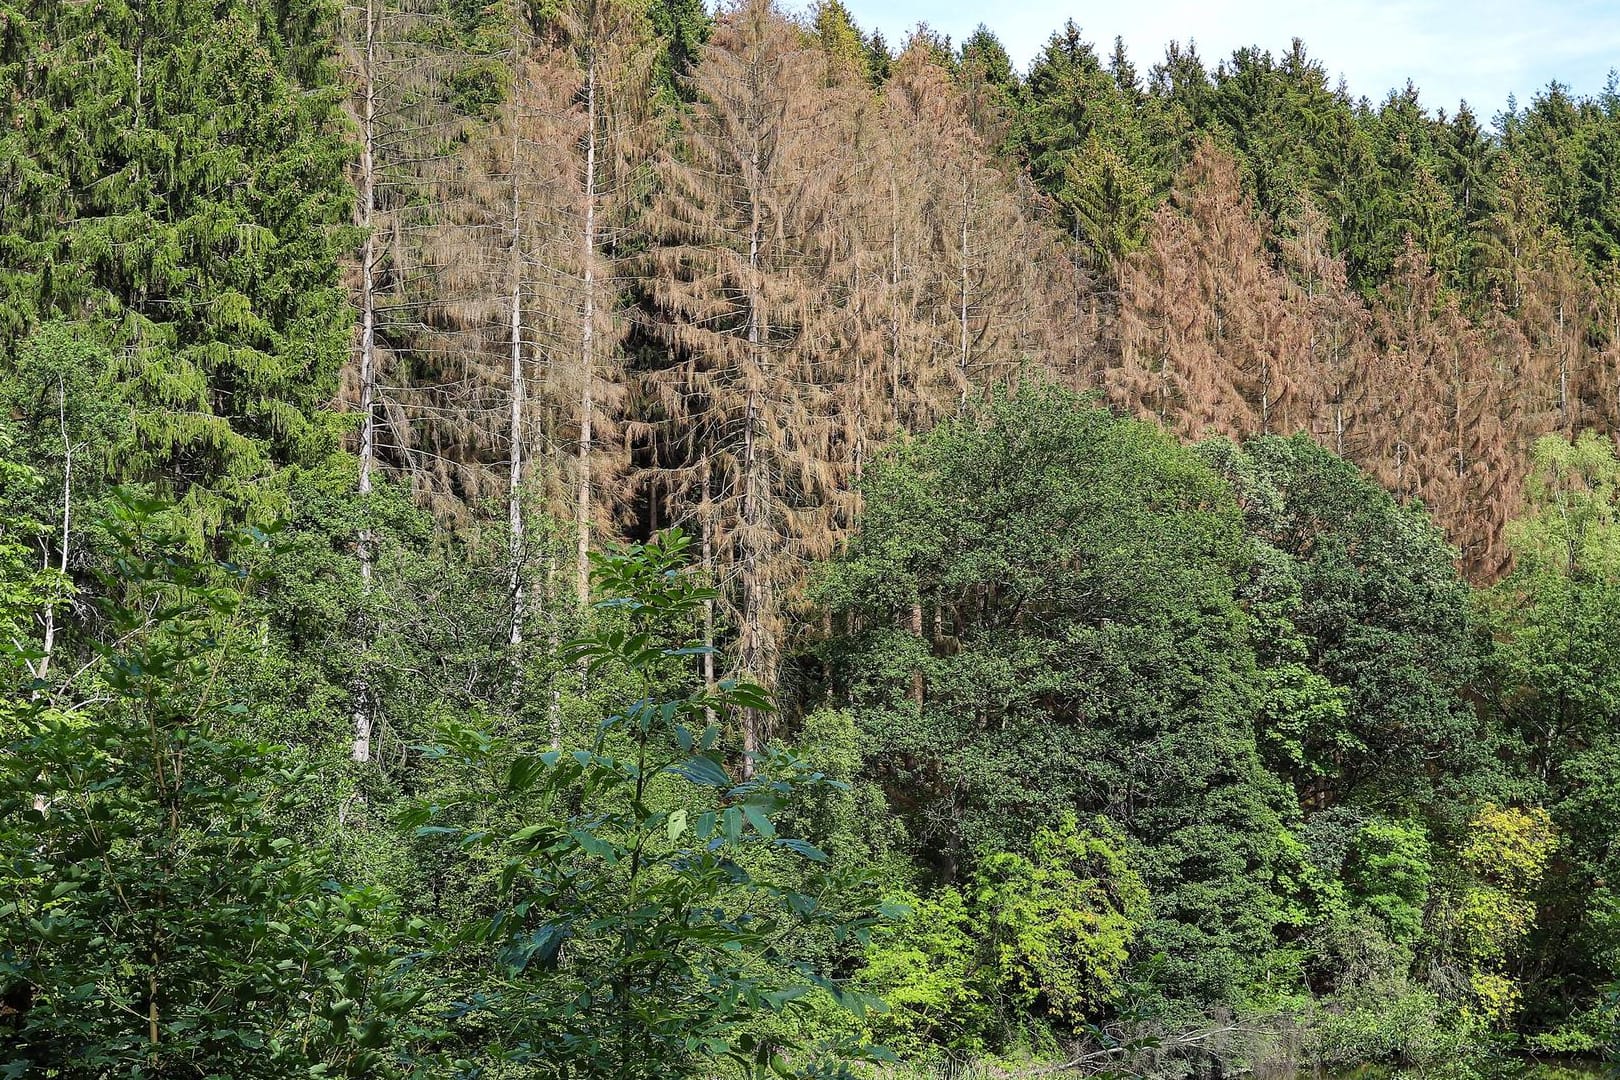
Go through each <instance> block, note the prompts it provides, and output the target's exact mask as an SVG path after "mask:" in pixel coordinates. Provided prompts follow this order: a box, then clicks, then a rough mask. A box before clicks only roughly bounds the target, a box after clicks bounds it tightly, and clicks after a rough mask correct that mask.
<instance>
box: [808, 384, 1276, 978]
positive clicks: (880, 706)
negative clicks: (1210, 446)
mask: <svg viewBox="0 0 1620 1080" xmlns="http://www.w3.org/2000/svg"><path fill="white" fill-rule="evenodd" d="M864 486H865V494H866V512H865V515H864V517H863V519H862V522H861V527H860V530H859V532H858V534H857V535H856V536H855V538H854V539H853V540H852V542H851V544H850V547H849V552H848V554H847V556H846V557H845V558H844V559H843V560H842V561H841V562H840V563H838V564H837V565H836V566H834V567H833V568H832V569H831V571H830V573H829V574H828V575H827V577H826V578H825V579H824V580H823V582H822V584H821V587H820V591H819V595H820V597H821V599H822V602H823V603H825V604H826V605H827V606H829V607H830V608H831V609H832V611H833V617H834V620H835V625H837V626H839V627H841V628H842V632H841V633H839V634H838V635H836V636H835V638H834V639H833V640H832V641H831V642H830V643H829V644H828V645H827V647H826V648H825V650H824V655H825V657H826V660H827V662H828V663H829V664H830V666H831V668H832V671H833V674H834V680H835V682H834V687H835V689H834V693H835V695H836V700H837V702H838V704H840V705H841V706H843V707H846V708H848V709H850V710H851V711H852V712H853V713H854V714H855V716H856V718H857V721H858V722H859V724H860V725H861V729H862V732H863V734H864V736H865V739H866V761H867V765H866V768H867V770H868V772H869V775H871V776H873V777H874V778H875V779H877V780H879V781H880V782H882V783H883V784H884V786H885V787H886V789H887V790H888V792H889V795H890V799H891V804H892V805H894V806H895V807H896V808H897V810H899V811H900V813H901V814H902V816H903V818H904V819H905V820H906V822H907V828H908V832H909V833H910V835H911V837H912V838H913V841H914V843H915V844H916V845H917V848H918V854H919V855H921V856H923V857H924V858H926V859H928V860H929V861H931V862H932V863H933V865H934V868H935V871H936V873H937V874H938V875H939V876H940V877H941V878H943V879H944V880H945V881H947V882H948V881H950V880H952V879H954V878H960V877H965V876H969V875H970V874H971V872H972V870H971V866H970V865H964V864H966V863H970V861H971V853H972V852H973V851H975V850H976V849H986V850H994V851H1027V850H1028V846H1027V845H1028V844H1029V842H1030V839H1031V835H1032V833H1031V830H1030V829H1029V828H1028V827H1027V825H1026V824H1025V823H1028V822H1037V823H1051V822H1057V821H1061V820H1063V817H1064V815H1065V814H1068V813H1084V814H1087V815H1093V814H1099V813H1100V814H1102V815H1104V816H1106V817H1108V818H1109V819H1110V820H1112V821H1114V822H1115V823H1116V824H1118V825H1120V826H1121V827H1122V828H1123V829H1124V830H1125V832H1126V834H1127V835H1128V836H1129V837H1130V840H1131V847H1132V852H1133V854H1132V865H1133V866H1134V867H1135V868H1136V870H1137V871H1138V873H1140V874H1141V876H1142V878H1143V880H1144V881H1145V882H1146V883H1147V886H1148V889H1149V891H1150V893H1151V895H1152V898H1153V912H1152V915H1151V917H1150V918H1149V919H1148V920H1147V923H1146V925H1145V926H1144V928H1143V931H1142V940H1143V943H1144V947H1145V948H1146V949H1148V950H1150V951H1155V950H1163V951H1164V952H1166V953H1167V954H1168V956H1169V959H1168V961H1167V963H1166V965H1165V967H1164V974H1163V976H1162V977H1163V979H1164V985H1165V989H1166V992H1167V993H1171V994H1173V995H1177V996H1179V995H1193V996H1207V997H1209V998H1220V997H1223V996H1227V995H1234V994H1235V993H1236V992H1237V989H1236V988H1237V986H1238V985H1240V984H1241V982H1242V981H1243V978H1244V976H1243V972H1244V970H1245V964H1246V963H1247V962H1249V961H1250V960H1252V959H1253V958H1255V957H1257V956H1259V955H1261V954H1262V953H1264V951H1265V948H1266V946H1267V943H1269V942H1270V941H1271V940H1272V934H1273V929H1274V927H1275V924H1276V922H1277V920H1278V918H1279V917H1280V911H1281V909H1280V899H1279V897H1278V896H1277V895H1276V893H1275V892H1274V889H1273V884H1272V882H1273V876H1274V875H1273V863H1274V861H1275V860H1276V859H1277V857H1278V853H1279V845H1280V843H1281V841H1280V837H1281V835H1282V832H1283V830H1282V824H1281V820H1280V818H1279V816H1278V813H1279V805H1280V803H1281V799H1280V797H1279V794H1280V793H1279V789H1278V786H1277V785H1276V784H1275V783H1274V781H1272V779H1271V778H1270V777H1269V776H1268V775H1267V774H1266V773H1265V771H1264V769H1263V768H1262V767H1261V765H1260V762H1259V757H1258V754H1257V751H1256V747H1255V741H1254V732H1253V728H1252V726H1251V723H1250V717H1251V715H1252V709H1253V707H1254V704H1255V700H1256V686H1255V679H1256V675H1255V667H1254V658H1253V653H1252V652H1251V651H1250V648H1249V645H1248V641H1247V636H1246V632H1247V624H1246V621H1245V618H1244V616H1243V614H1242V612H1241V611H1240V610H1239V609H1238V607H1237V605H1236V603H1235V602H1234V600H1233V588H1234V582H1235V580H1236V579H1237V578H1238V577H1239V575H1241V574H1242V573H1243V572H1244V571H1245V570H1246V567H1247V560H1248V554H1249V549H1248V547H1247V544H1246V541H1245V539H1244V536H1243V533H1242V528H1241V517H1240V515H1239V512H1238V508H1237V506H1236V505H1235V504H1234V503H1233V502H1232V500H1231V497H1230V494H1229V493H1228V491H1227V489H1226V487H1225V486H1224V484H1223V483H1222V482H1221V481H1220V480H1219V478H1218V477H1216V476H1215V475H1214V474H1213V473H1212V472H1211V471H1210V470H1209V469H1208V468H1207V467H1205V466H1204V465H1203V463H1202V462H1201V461H1200V460H1199V459H1198V458H1197V457H1196V455H1193V454H1191V453H1189V452H1188V451H1186V450H1184V449H1182V448H1181V447H1178V446H1176V445H1175V444H1174V443H1173V442H1172V441H1171V440H1170V439H1169V438H1168V437H1167V436H1165V435H1164V434H1163V433H1162V432H1160V431H1158V430H1157V429H1154V428H1151V427H1148V426H1146V425H1142V424H1138V423H1134V422H1131V421H1125V420H1119V419H1116V418H1114V417H1112V416H1110V415H1109V414H1108V413H1106V412H1104V411H1103V410H1101V409H1097V408H1094V407H1092V406H1090V405H1089V404H1088V403H1086V402H1084V401H1083V400H1079V399H1076V398H1074V397H1073V396H1071V395H1068V394H1066V393H1062V392H1059V391H1056V390H1051V389H1042V388H1030V387H1026V388H1024V389H1022V390H1020V391H1018V392H1017V393H1014V394H1009V395H1002V396H998V397H997V398H996V399H995V400H994V401H993V402H992V403H990V404H989V405H988V406H986V407H985V408H984V409H983V411H982V412H980V413H979V414H978V415H976V416H973V417H971V418H969V419H966V420H962V421H958V422H954V423H947V424H945V425H942V426H941V427H939V428H937V429H935V430H934V431H933V432H931V433H930V434H929V435H927V436H925V437H923V438H921V439H918V440H916V441H915V442H912V443H909V444H903V445H902V446H901V447H899V448H898V449H897V450H896V451H895V452H894V454H893V455H892V456H891V457H889V458H888V459H886V460H884V461H882V462H879V463H875V464H874V465H873V466H872V467H871V469H869V470H868V472H867V474H866V476H865V480H864Z"/></svg>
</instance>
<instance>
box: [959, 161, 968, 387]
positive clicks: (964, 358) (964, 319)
mask: <svg viewBox="0 0 1620 1080" xmlns="http://www.w3.org/2000/svg"><path fill="white" fill-rule="evenodd" d="M969 191H970V187H969V185H968V183H967V182H966V181H965V180H964V181H963V183H962V308H961V331H962V333H961V357H960V359H959V360H958V363H960V364H961V368H962V401H963V402H964V403H965V402H966V401H967V396H968V195H969Z"/></svg>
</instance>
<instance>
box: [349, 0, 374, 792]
mask: <svg viewBox="0 0 1620 1080" xmlns="http://www.w3.org/2000/svg"><path fill="white" fill-rule="evenodd" d="M374 3H375V0H366V48H365V71H364V73H363V76H362V78H363V86H362V92H363V93H364V95H365V101H364V103H363V105H362V109H361V121H360V123H361V138H360V228H361V230H362V231H363V232H364V233H365V241H364V247H363V249H362V251H361V255H360V484H359V493H360V513H361V515H362V521H363V522H364V524H363V525H362V526H361V529H360V537H359V543H358V544H357V545H356V546H357V547H358V549H359V550H358V552H357V554H358V555H359V557H360V582H361V588H362V590H363V591H364V592H366V593H369V592H370V590H371V562H372V551H371V547H372V535H371V524H370V502H371V470H372V467H373V461H374V458H375V457H376V452H377V451H376V445H377V429H376V415H375V413H376V403H375V395H376V381H377V358H376V351H377V297H376V281H375V279H374V276H373V275H374V270H375V263H376V257H377V240H376V235H375V233H376V229H375V224H376V222H375V218H376V205H377V176H376V162H375V156H374V151H375V147H376V138H377V131H376V124H377V80H376V55H377V54H376V49H377V23H376V15H375V13H374V11H373V6H372V5H373V4H374ZM371 727H372V723H371V692H370V688H369V687H368V686H367V685H366V680H365V675H364V674H363V673H362V674H361V675H359V676H357V677H356V679H355V683H354V751H353V753H354V760H355V761H357V762H361V763H364V762H367V761H370V760H371Z"/></svg>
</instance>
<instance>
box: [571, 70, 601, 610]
mask: <svg viewBox="0 0 1620 1080" xmlns="http://www.w3.org/2000/svg"><path fill="white" fill-rule="evenodd" d="M585 123H586V134H585V233H584V237H583V245H582V246H583V248H584V251H583V255H584V256H585V264H584V275H585V303H584V310H583V315H582V317H581V320H580V342H581V345H580V396H579V491H578V497H577V504H576V506H575V510H574V527H575V529H576V531H577V536H576V538H575V539H576V545H577V547H576V552H575V564H574V574H575V582H574V585H575V589H576V591H577V593H578V595H579V602H580V605H581V606H584V604H585V603H586V602H587V601H588V600H589V599H590V595H591V558H590V555H591V422H592V420H593V415H592V414H593V411H594V409H595V403H594V401H593V400H592V397H591V390H592V386H591V383H592V381H593V380H594V379H595V377H596V372H595V369H596V365H595V357H594V356H593V355H592V349H593V348H594V347H595V338H596V52H595V49H594V47H593V46H591V45H587V46H586V58H585Z"/></svg>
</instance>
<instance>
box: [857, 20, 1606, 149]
mask: <svg viewBox="0 0 1620 1080" xmlns="http://www.w3.org/2000/svg"><path fill="white" fill-rule="evenodd" d="M845 4H846V6H847V7H848V8H849V9H850V11H851V13H853V14H854V16H855V19H856V21H857V22H858V23H859V24H860V25H861V26H862V28H863V29H867V30H870V29H873V28H876V29H879V30H882V31H883V34H884V36H885V37H887V38H888V39H889V40H890V42H891V43H894V44H899V43H900V42H902V41H904V40H905V38H906V37H907V35H908V33H909V31H910V28H911V27H913V26H915V25H916V24H917V23H918V22H919V21H927V22H928V24H929V25H930V26H932V27H933V28H934V29H935V30H938V31H940V32H941V33H945V34H949V35H950V36H951V39H952V40H953V41H958V42H959V41H961V40H962V38H964V37H965V36H967V35H968V34H970V33H972V31H973V29H974V27H976V26H977V25H978V24H979V23H981V22H983V23H986V24H988V25H989V27H990V28H991V29H992V30H994V31H995V32H996V34H997V35H998V36H999V37H1000V38H1001V40H1002V42H1003V43H1004V44H1005V45H1006V46H1007V50H1008V51H1009V52H1010V53H1012V55H1013V60H1014V62H1015V63H1016V64H1018V65H1019V66H1020V67H1022V66H1024V65H1026V64H1027V63H1028V61H1029V60H1030V58H1032V57H1033V56H1034V55H1035V54H1036V52H1038V51H1039V50H1040V48H1041V46H1042V44H1044V43H1045V41H1046V39H1047V37H1048V36H1050V34H1051V32H1052V31H1053V30H1054V29H1056V28H1057V27H1059V26H1061V25H1062V24H1063V20H1064V19H1067V18H1073V19H1074V20H1075V22H1077V23H1079V24H1080V27H1081V29H1082V30H1083V31H1084V32H1085V34H1086V36H1087V37H1088V38H1089V39H1091V40H1092V41H1093V42H1096V43H1097V45H1098V51H1099V52H1102V53H1103V54H1104V55H1106V53H1107V52H1108V50H1109V48H1110V47H1111V46H1112V42H1113V40H1114V36H1115V35H1116V34H1118V35H1121V36H1123V37H1124V39H1125V45H1126V48H1127V49H1128V50H1129V52H1130V56H1131V59H1132V60H1133V61H1135V63H1136V66H1137V68H1138V70H1141V71H1143V72H1144V73H1145V72H1146V70H1147V68H1148V67H1150V66H1151V65H1152V64H1153V62H1154V61H1156V60H1157V59H1158V58H1159V57H1160V56H1162V55H1163V52H1164V46H1165V43H1166V42H1168V41H1170V40H1171V39H1172V38H1174V39H1178V40H1181V41H1186V40H1187V39H1188V38H1192V39H1194V40H1196V42H1197V44H1198V51H1199V54H1200V55H1202V56H1203V57H1204V59H1205V61H1206V62H1207V63H1210V64H1211V66H1213V63H1214V61H1215V60H1216V59H1219V58H1221V57H1225V56H1228V55H1230V54H1231V52H1232V50H1233V49H1235V48H1238V47H1240V46H1243V45H1259V46H1261V47H1262V48H1265V49H1269V50H1271V51H1272V52H1273V53H1279V52H1282V51H1284V50H1286V49H1287V48H1288V42H1289V40H1290V39H1291V38H1294V37H1302V38H1304V39H1305V44H1306V46H1307V47H1308V49H1309V50H1310V53H1311V55H1312V56H1314V57H1316V58H1317V59H1318V60H1320V61H1322V63H1323V64H1324V66H1325V67H1326V68H1327V70H1328V73H1329V76H1330V79H1331V81H1333V82H1337V80H1338V77H1339V76H1340V75H1343V76H1344V77H1345V79H1346V80H1348V82H1349V86H1350V91H1351V93H1352V94H1354V95H1357V96H1360V95H1363V94H1365V95H1367V96H1368V97H1371V98H1373V99H1374V100H1375V101H1376V100H1378V99H1380V98H1382V97H1383V96H1384V94H1385V93H1386V92H1387V91H1388V90H1390V89H1391V88H1394V87H1399V86H1404V85H1405V83H1406V80H1407V79H1408V78H1411V79H1412V80H1413V81H1415V82H1416V83H1417V85H1418V88H1419V89H1420V90H1421V91H1422V94H1423V100H1424V103H1425V104H1427V105H1428V106H1429V107H1430V108H1440V107H1443V108H1445V109H1446V110H1447V111H1448V112H1450V111H1453V110H1454V109H1455V108H1456V105H1457V102H1458V101H1459V100H1463V99H1466V100H1467V101H1468V103H1469V104H1470V105H1471V106H1472V107H1473V109H1474V111H1475V112H1476V113H1478V114H1479V115H1480V118H1481V119H1482V120H1485V121H1488V120H1489V118H1490V117H1491V116H1492V115H1494V114H1495V113H1496V112H1498V111H1499V110H1501V108H1502V107H1503V106H1504V105H1505V104H1506V103H1507V98H1508V95H1509V94H1510V93H1511V94H1517V95H1518V98H1519V100H1520V101H1521V102H1528V101H1529V100H1530V98H1531V96H1532V95H1533V94H1534V93H1535V92H1536V91H1537V90H1539V89H1540V88H1542V87H1543V86H1545V85H1546V84H1547V82H1548V80H1550V79H1554V78H1556V79H1558V80H1559V81H1560V82H1563V83H1567V84H1569V86H1570V87H1571V88H1572V89H1573V90H1574V91H1575V92H1576V93H1578V94H1595V93H1597V92H1598V91H1599V90H1601V89H1602V88H1603V84H1604V81H1605V79H1606V78H1607V76H1608V72H1609V69H1610V68H1612V67H1620V0H1543V2H1539V3H1538V2H1523V0H1521V2H1512V0H1468V2H1465V3H1458V2H1457V0H1328V2H1320V0H1202V2H1200V0H1111V2H1109V3H1096V2H1085V0H1078V2H1077V0H1069V2H1064V0H1005V2H1003V3H1000V4H993V5H987V4H983V3H969V2H967V0H845Z"/></svg>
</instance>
